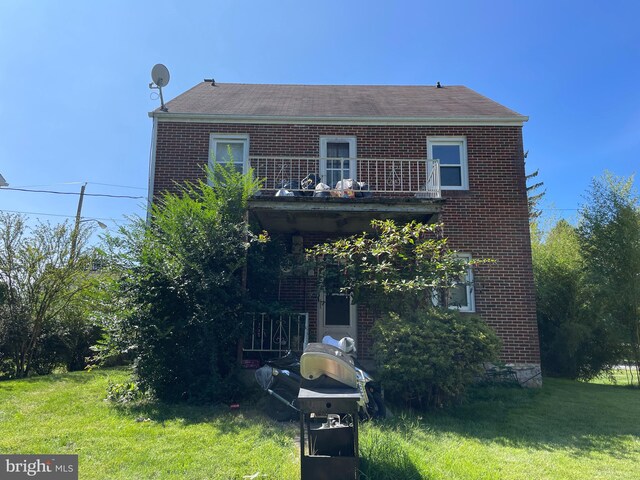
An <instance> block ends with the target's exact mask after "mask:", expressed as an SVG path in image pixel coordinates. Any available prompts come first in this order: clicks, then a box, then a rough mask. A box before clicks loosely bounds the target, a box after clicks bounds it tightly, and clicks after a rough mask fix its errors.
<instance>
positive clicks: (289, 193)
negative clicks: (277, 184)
mask: <svg viewBox="0 0 640 480" xmlns="http://www.w3.org/2000/svg"><path fill="white" fill-rule="evenodd" d="M276 197H295V194H294V193H293V192H292V191H291V190H286V189H284V188H281V189H280V190H278V191H277V192H276Z"/></svg>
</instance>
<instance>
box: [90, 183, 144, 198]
mask: <svg viewBox="0 0 640 480" xmlns="http://www.w3.org/2000/svg"><path fill="white" fill-rule="evenodd" d="M87 183H89V185H103V186H105V187H118V188H132V189H134V190H146V189H147V187H132V186H131V185H114V184H113V183H98V182H87ZM85 195H87V194H85Z"/></svg>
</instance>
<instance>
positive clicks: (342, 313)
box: [318, 285, 358, 348]
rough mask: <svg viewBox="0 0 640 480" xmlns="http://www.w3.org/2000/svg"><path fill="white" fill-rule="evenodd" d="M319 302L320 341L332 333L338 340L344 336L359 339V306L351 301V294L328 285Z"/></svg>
mask: <svg viewBox="0 0 640 480" xmlns="http://www.w3.org/2000/svg"><path fill="white" fill-rule="evenodd" d="M319 297H320V298H319V302H318V341H322V337H324V336H325V335H330V336H332V337H333V338H335V339H336V340H340V339H341V338H342V337H351V338H353V339H354V340H356V348H357V339H358V330H357V320H358V318H357V317H358V307H357V305H354V304H353V303H352V302H351V296H350V295H347V294H344V293H340V291H339V289H338V288H335V287H333V288H332V285H327V286H326V287H325V291H323V292H321V294H320V296H319Z"/></svg>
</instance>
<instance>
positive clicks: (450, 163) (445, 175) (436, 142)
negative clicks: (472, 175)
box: [427, 137, 469, 190]
mask: <svg viewBox="0 0 640 480" xmlns="http://www.w3.org/2000/svg"><path fill="white" fill-rule="evenodd" d="M427 158H428V159H429V160H438V161H439V162H440V187H441V188H442V190H468V189H469V172H468V168H467V139H466V138H464V137H429V138H427Z"/></svg>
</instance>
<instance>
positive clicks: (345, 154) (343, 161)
mask: <svg viewBox="0 0 640 480" xmlns="http://www.w3.org/2000/svg"><path fill="white" fill-rule="evenodd" d="M356 172H357V165H356V138H355V137H320V178H321V181H322V183H326V184H327V185H329V186H330V187H331V188H335V186H336V183H338V182H339V181H340V180H343V179H345V178H352V179H354V180H357V178H356Z"/></svg>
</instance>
